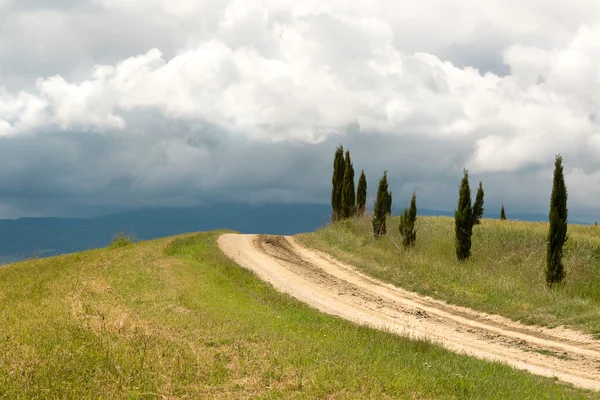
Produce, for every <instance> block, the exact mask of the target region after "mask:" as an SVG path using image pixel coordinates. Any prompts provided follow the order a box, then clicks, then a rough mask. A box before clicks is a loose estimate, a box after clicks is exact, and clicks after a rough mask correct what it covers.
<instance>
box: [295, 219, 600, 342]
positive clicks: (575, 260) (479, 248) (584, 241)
mask: <svg viewBox="0 0 600 400" xmlns="http://www.w3.org/2000/svg"><path fill="white" fill-rule="evenodd" d="M398 223H399V219H398V218H396V217H392V218H388V236H387V237H384V238H381V239H374V237H373V234H372V226H371V221H370V220H369V219H368V217H363V218H357V219H351V220H345V221H341V222H340V223H337V224H333V225H330V226H327V227H325V228H322V229H320V230H318V231H317V232H315V233H311V234H304V235H300V236H299V240H300V241H301V242H302V243H303V244H304V245H307V246H309V247H313V248H316V249H318V250H322V251H325V252H328V253H330V254H332V255H334V256H335V257H337V258H339V259H341V260H343V261H346V262H348V263H351V264H352V265H354V266H356V267H357V268H359V269H360V270H361V271H363V272H365V273H367V274H370V275H371V276H374V277H376V278H379V279H382V280H384V281H388V282H391V283H393V284H395V285H397V286H400V287H403V288H405V289H408V290H411V291H415V292H418V293H421V294H425V295H429V296H432V297H434V298H437V299H442V300H446V301H448V302H449V303H452V304H458V305H462V306H467V307H470V308H474V309H477V310H481V311H485V312H488V313H493V314H499V315H503V316H505V317H508V318H511V319H513V320H516V321H521V322H523V323H526V324H538V325H543V326H549V327H554V326H558V325H565V326H570V327H572V328H575V329H579V330H582V331H585V332H588V333H592V334H594V335H599V334H600V227H598V226H583V225H569V233H568V236H569V238H568V240H567V243H566V245H565V249H564V250H565V254H564V264H565V269H566V274H567V276H566V280H565V281H564V283H562V284H560V285H558V286H556V287H554V288H553V289H552V290H550V289H548V288H547V286H546V283H545V278H544V267H545V261H546V258H545V257H546V236H547V232H548V224H546V223H533V222H519V221H499V220H488V219H484V220H482V223H481V225H477V226H475V227H474V231H473V247H472V257H471V258H470V259H469V260H468V261H466V262H459V261H457V259H456V256H455V250H454V219H453V218H448V217H418V219H417V228H416V229H417V242H416V245H415V247H414V248H412V249H409V250H406V249H404V248H403V247H402V243H401V238H400V235H399V232H398Z"/></svg>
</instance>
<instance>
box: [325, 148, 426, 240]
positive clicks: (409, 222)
mask: <svg viewBox="0 0 600 400" xmlns="http://www.w3.org/2000/svg"><path fill="white" fill-rule="evenodd" d="M331 187H332V189H331V208H332V213H331V220H332V221H333V222H335V221H339V220H342V219H345V218H350V217H353V216H354V215H363V214H364V213H365V211H366V204H367V178H366V176H365V171H364V170H362V172H361V174H360V178H359V179H358V188H357V190H356V195H355V192H354V165H353V164H352V160H351V158H350V151H349V150H346V155H345V156H344V147H343V146H342V145H341V144H340V145H339V146H338V147H337V149H336V151H335V156H334V158H333V176H332V178H331ZM391 213H392V192H390V191H389V190H388V183H387V171H384V173H383V177H382V178H381V180H380V181H379V187H378V188H377V199H376V201H375V207H374V210H373V220H372V224H373V234H374V235H375V237H379V236H384V235H386V234H387V227H386V217H387V215H388V214H391ZM416 219H417V206H416V194H415V193H413V197H412V199H411V203H410V206H409V208H407V209H405V210H404V215H403V217H402V218H401V223H400V228H399V229H400V234H401V235H402V237H403V243H404V245H405V246H407V247H410V246H412V245H413V244H414V242H415V240H416V237H417V236H416V232H415V221H416Z"/></svg>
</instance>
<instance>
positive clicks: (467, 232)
mask: <svg viewBox="0 0 600 400" xmlns="http://www.w3.org/2000/svg"><path fill="white" fill-rule="evenodd" d="M473 222H474V218H473V208H472V207H471V188H470V187H469V172H468V171H467V170H466V169H465V170H464V171H463V179H462V182H461V183H460V186H459V197H458V209H457V210H456V211H455V212H454V229H455V234H456V257H457V258H458V259H459V260H460V261H463V260H466V259H467V258H469V256H470V255H471V235H472V234H473Z"/></svg>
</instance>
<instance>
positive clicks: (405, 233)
mask: <svg viewBox="0 0 600 400" xmlns="http://www.w3.org/2000/svg"><path fill="white" fill-rule="evenodd" d="M416 220H417V194H416V193H414V192H413V194H412V198H411V199H410V207H409V208H405V209H404V215H401V216H400V235H401V236H402V244H403V245H404V247H412V246H413V245H414V244H415V240H417V232H416V231H415V222H416Z"/></svg>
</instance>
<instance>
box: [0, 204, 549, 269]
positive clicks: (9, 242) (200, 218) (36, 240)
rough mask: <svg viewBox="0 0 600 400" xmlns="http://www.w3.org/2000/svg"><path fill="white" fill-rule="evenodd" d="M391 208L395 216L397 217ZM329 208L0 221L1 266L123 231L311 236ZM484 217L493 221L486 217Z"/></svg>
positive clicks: (206, 209) (100, 242) (236, 207)
mask: <svg viewBox="0 0 600 400" xmlns="http://www.w3.org/2000/svg"><path fill="white" fill-rule="evenodd" d="M400 212H401V210H400V209H394V210H393V214H394V215H398V214H400ZM330 213H331V209H330V206H329V205H328V204H316V205H315V204H305V205H285V204H268V205H260V206H251V205H246V204H218V205H212V206H203V207H195V208H156V209H141V210H137V211H130V212H125V213H120V214H113V215H107V216H103V217H97V218H91V219H83V218H20V219H16V220H0V264H7V263H10V262H14V261H18V260H23V259H26V258H31V257H49V256H53V255H57V254H63V253H72V252H76V251H81V250H86V249H91V248H97V247H105V246H107V245H108V244H109V243H110V240H111V239H112V237H113V235H114V234H115V233H117V232H121V231H125V232H129V233H132V234H133V235H134V236H135V237H136V238H138V239H154V238H157V237H163V236H172V235H177V234H180V233H185V232H195V231H207V230H214V229H232V230H235V231H239V232H242V233H272V234H278V235H293V234H296V233H301V232H312V231H314V230H315V229H317V228H319V227H320V226H324V225H326V224H327V223H329V221H330ZM419 215H442V216H450V217H451V216H453V215H454V213H453V212H449V211H438V210H428V209H419ZM485 217H492V218H494V217H495V216H491V215H485ZM509 217H510V219H519V220H523V221H546V220H547V218H548V216H547V215H545V214H533V213H531V214H510V215H509Z"/></svg>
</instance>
